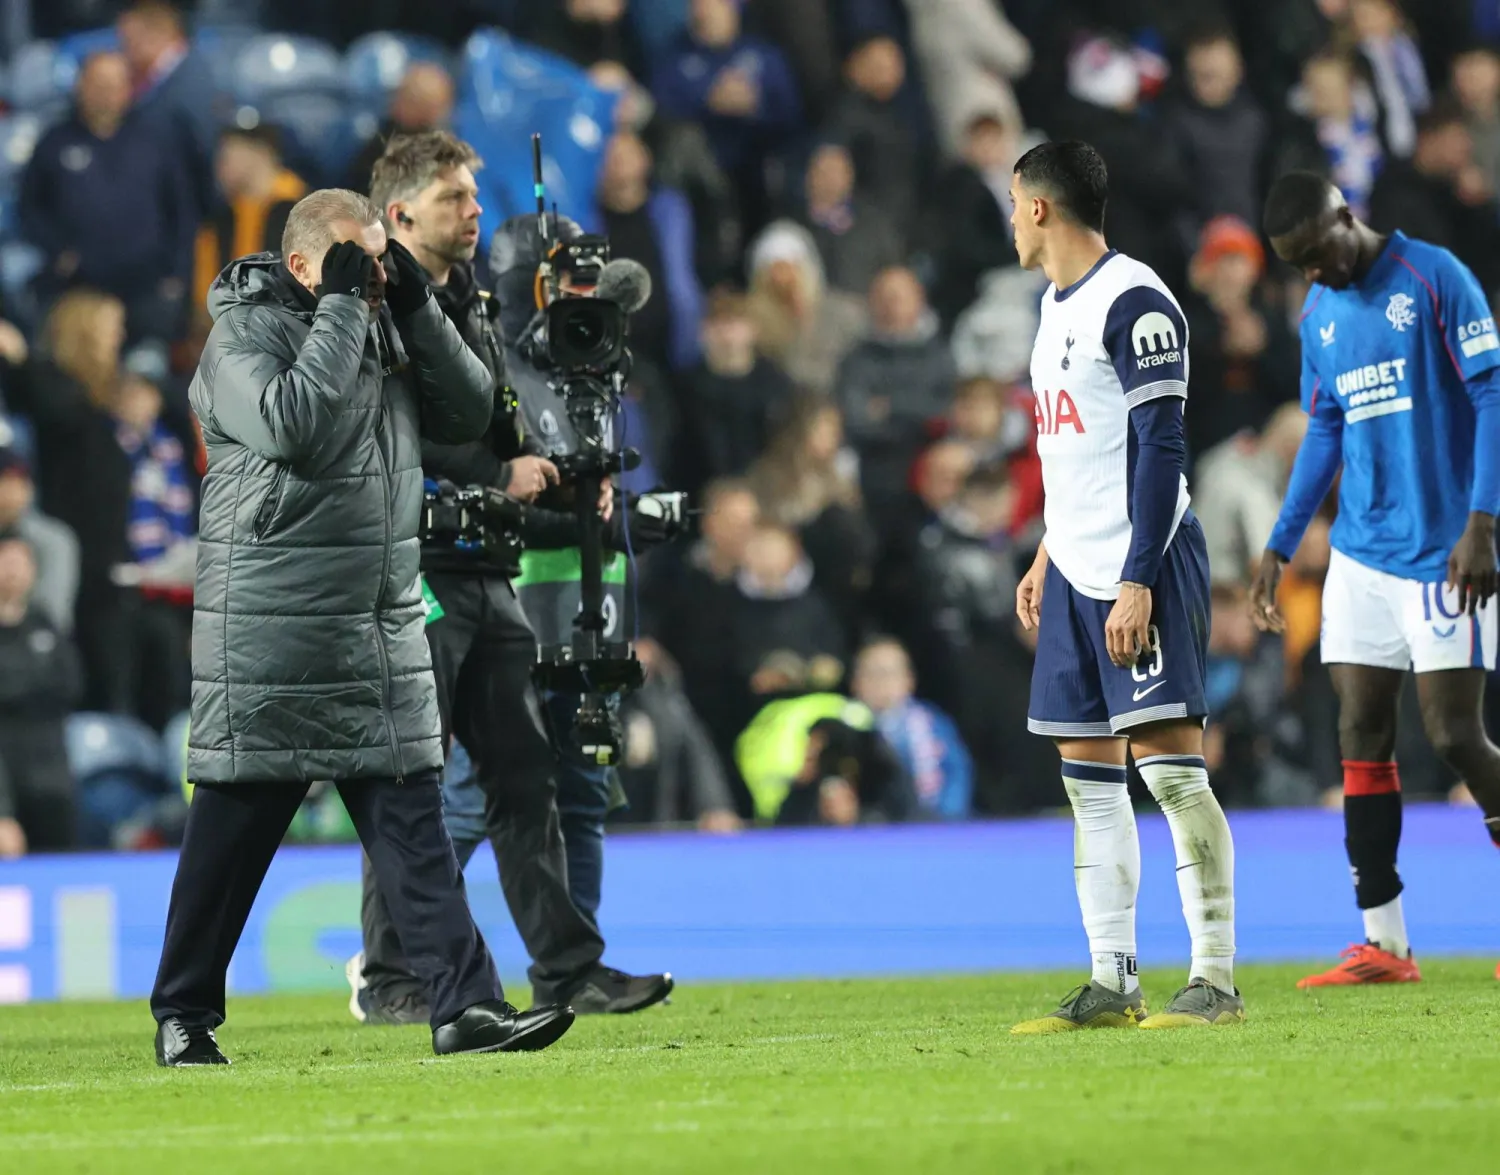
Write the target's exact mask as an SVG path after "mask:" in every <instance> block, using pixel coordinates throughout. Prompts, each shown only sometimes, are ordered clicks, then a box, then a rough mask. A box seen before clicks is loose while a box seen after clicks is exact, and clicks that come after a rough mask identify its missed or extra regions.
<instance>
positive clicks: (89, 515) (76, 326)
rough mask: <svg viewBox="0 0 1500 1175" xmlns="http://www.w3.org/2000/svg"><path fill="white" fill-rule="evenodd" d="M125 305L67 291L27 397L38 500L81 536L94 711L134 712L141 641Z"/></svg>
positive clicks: (82, 625)
mask: <svg viewBox="0 0 1500 1175" xmlns="http://www.w3.org/2000/svg"><path fill="white" fill-rule="evenodd" d="M124 340H125V308H124V306H123V305H122V304H121V303H120V301H119V299H117V298H114V297H111V296H110V295H108V294H102V293H99V292H98V291H96V290H86V289H76V290H70V291H68V292H67V293H66V294H64V295H63V296H62V297H61V298H60V299H58V301H57V303H56V305H54V306H53V307H52V310H51V312H50V313H49V314H48V316H47V321H46V323H45V324H44V327H43V331H42V352H43V353H42V356H41V358H40V359H39V360H38V361H37V363H36V365H35V367H34V369H33V373H32V378H31V380H30V381H29V388H28V392H29V394H28V395H27V397H26V399H25V401H24V403H20V404H18V405H17V408H18V409H20V410H21V411H22V412H24V413H25V414H26V415H27V416H28V417H29V418H30V420H31V423H32V426H33V428H34V429H35V430H36V449H37V461H36V467H37V498H38V502H39V504H40V506H41V508H42V509H43V510H44V511H45V512H46V513H47V514H50V515H51V516H52V517H54V518H56V519H57V520H58V521H59V522H62V523H65V524H66V525H67V526H69V527H71V528H72V530H73V533H74V534H75V535H77V536H78V552H79V580H78V604H77V608H76V610H75V618H76V619H75V624H74V632H75V633H76V634H77V641H78V647H79V652H80V653H81V654H82V656H83V665H84V687H85V688H84V704H85V707H86V708H87V709H90V710H109V711H115V712H118V713H128V712H129V711H130V710H131V701H132V699H131V691H130V672H131V670H130V660H131V639H130V634H129V631H128V625H127V623H126V620H125V607H124V605H125V601H124V599H123V596H122V593H121V590H120V589H119V587H117V586H116V584H115V582H114V578H113V571H114V569H115V568H116V567H117V566H119V565H121V564H123V563H127V562H129V560H130V547H129V541H128V536H127V527H128V523H129V512H130V500H131V488H130V483H131V466H130V459H129V458H128V457H126V456H125V452H124V450H123V449H121V448H120V442H119V439H118V432H117V430H118V422H117V420H116V418H115V415H114V411H115V407H116V404H117V403H118V396H119V386H120V348H121V345H122V344H123V342H124Z"/></svg>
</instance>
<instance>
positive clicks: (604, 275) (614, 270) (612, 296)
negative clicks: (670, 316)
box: [594, 257, 651, 314]
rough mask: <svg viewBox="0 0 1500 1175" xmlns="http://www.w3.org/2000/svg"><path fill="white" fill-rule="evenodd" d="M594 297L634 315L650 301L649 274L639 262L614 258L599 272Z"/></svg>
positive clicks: (625, 258) (624, 258)
mask: <svg viewBox="0 0 1500 1175" xmlns="http://www.w3.org/2000/svg"><path fill="white" fill-rule="evenodd" d="M594 297H596V298H603V299H604V300H605V301H606V302H613V303H615V304H616V305H617V306H619V307H620V309H622V310H624V311H625V313H626V314H634V313H635V312H636V311H637V310H639V309H640V308H641V307H642V306H644V305H645V304H646V303H647V302H649V301H650V300H651V274H650V272H649V271H648V270H647V269H646V267H645V266H644V265H642V264H641V263H640V262H639V261H632V260H630V258H628V257H616V258H615V259H614V260H613V261H611V262H610V263H609V264H608V265H606V266H605V267H604V268H603V269H602V270H601V271H600V273H599V282H598V284H597V285H596V286H595V287H594Z"/></svg>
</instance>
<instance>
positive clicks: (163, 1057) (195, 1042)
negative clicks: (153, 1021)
mask: <svg viewBox="0 0 1500 1175" xmlns="http://www.w3.org/2000/svg"><path fill="white" fill-rule="evenodd" d="M156 1063H157V1064H158V1065H165V1066H167V1067H168V1068H172V1069H180V1068H182V1067H183V1066H185V1065H227V1064H229V1058H228V1057H226V1056H225V1055H224V1054H223V1053H222V1052H220V1051H219V1042H218V1041H217V1040H215V1039H214V1030H213V1029H212V1028H188V1027H187V1026H186V1025H185V1024H183V1022H182V1021H181V1020H179V1019H177V1017H176V1016H168V1017H167V1018H166V1019H165V1020H163V1021H162V1022H161V1023H160V1024H158V1025H157V1026H156Z"/></svg>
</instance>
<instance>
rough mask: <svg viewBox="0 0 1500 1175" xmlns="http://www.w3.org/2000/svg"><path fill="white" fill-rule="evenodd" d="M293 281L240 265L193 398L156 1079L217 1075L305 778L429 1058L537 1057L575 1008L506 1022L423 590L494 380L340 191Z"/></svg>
mask: <svg viewBox="0 0 1500 1175" xmlns="http://www.w3.org/2000/svg"><path fill="white" fill-rule="evenodd" d="M282 258H284V259H285V260H282V259H281V258H278V257H276V256H275V255H274V254H269V253H267V254H257V255H254V256H250V257H245V258H241V259H240V260H239V261H237V262H235V263H234V264H232V265H231V266H230V267H229V268H228V269H227V270H225V272H224V273H223V274H221V275H220V277H219V279H218V280H217V281H216V282H215V283H214V286H213V288H212V290H211V291H210V293H209V312H210V314H211V315H212V316H213V318H214V327H213V330H212V332H211V333H210V335H209V338H208V342H207V345H206V346H205V348H204V351H203V358H202V360H201V361H200V364H199V368H198V374H197V376H196V378H195V379H194V381H193V387H192V393H191V395H192V403H193V408H194V410H195V412H196V413H197V416H198V420H199V422H200V424H201V425H202V429H203V439H204V444H205V446H206V447H207V451H208V472H207V476H206V477H205V478H204V481H203V505H202V513H201V519H200V534H199V553H198V575H197V583H196V591H195V599H194V617H193V679H194V680H193V706H192V734H191V738H190V742H189V748H188V778H189V780H191V781H192V782H193V784H194V785H195V787H196V790H195V794H194V797H193V803H192V806H191V808H190V810H189V815H188V821H187V828H186V831H185V834H184V838H183V845H182V853H181V856H180V858H179V860H178V865H177V877H176V880H175V882H174V883H173V887H172V901H171V907H170V909H169V911H168V914H167V932H166V942H165V944H164V945H163V948H162V958H161V966H160V969H159V971H158V973H157V978H156V986H155V989H154V991H153V992H152V996H151V1010H152V1013H153V1015H154V1016H155V1017H156V1020H157V1022H158V1025H159V1028H158V1031H157V1038H156V1056H157V1061H158V1063H159V1064H163V1065H185V1064H223V1063H225V1062H226V1058H225V1057H224V1054H223V1053H222V1052H220V1051H219V1047H218V1044H217V1042H216V1041H215V1039H214V1031H213V1030H214V1029H215V1028H216V1027H217V1026H218V1025H219V1024H221V1023H222V1022H223V1020H224V981H225V973H226V971H227V968H228V966H229V959H230V956H231V955H232V954H233V952H234V947H235V944H236V942H237V941H238V939H239V936H240V933H241V931H242V930H243V929H244V925H245V920H246V918H247V917H248V915H249V913H250V907H251V905H252V903H253V902H254V900H255V895H256V892H257V891H258V890H259V888H260V884H261V882H262V880H263V879H264V877H265V873H266V870H267V868H268V867H269V866H270V863H271V858H272V856H273V855H274V854H275V851H276V847H277V845H278V844H279V843H280V841H281V838H282V836H283V835H284V834H285V832H286V829H287V826H288V825H289V824H290V822H291V819H292V817H293V815H294V814H295V813H296V811H297V808H298V805H299V804H300V803H301V802H302V799H303V797H304V796H305V795H306V793H307V788H308V786H309V784H311V783H312V782H314V781H315V780H320V779H329V780H334V781H336V782H337V783H338V788H339V794H340V796H341V797H342V799H343V801H344V804H345V806H346V807H347V808H348V810H349V815H350V817H351V818H352V820H353V822H354V826H355V828H356V829H357V830H358V832H359V837H360V841H361V842H362V843H363V845H364V847H365V851H366V852H367V853H368V854H369V857H370V860H371V863H372V865H373V867H374V871H375V875H376V879H377V882H378V884H379V886H380V891H381V895H382V896H383V897H384V898H385V901H386V904H387V906H388V907H389V909H390V912H391V917H392V920H393V921H394V922H395V924H396V927H397V930H398V932H399V934H400V936H401V941H402V944H403V946H404V947H405V948H406V954H407V957H408V958H409V960H410V963H411V965H412V967H413V969H414V970H415V971H416V972H417V974H418V975H419V976H420V977H421V979H422V980H423V982H424V983H425V984H426V985H427V987H428V992H429V1003H430V1006H431V1009H432V1029H433V1034H432V1039H433V1049H434V1051H435V1052H439V1053H450V1052H498V1051H512V1050H523V1049H538V1048H545V1047H546V1046H547V1045H549V1044H551V1043H552V1042H553V1041H555V1040H556V1039H557V1038H558V1037H560V1036H561V1035H562V1034H563V1033H564V1032H565V1031H567V1029H568V1027H569V1025H570V1024H571V1023H572V1020H573V1013H572V1011H571V1010H570V1009H568V1008H559V1007H545V1008H540V1009H533V1010H532V1011H530V1012H527V1013H518V1012H517V1011H516V1010H515V1009H514V1008H513V1007H511V1006H510V1005H509V1004H508V1003H505V1002H504V999H503V994H502V992H501V989H500V983H499V980H498V978H497V977H496V975H495V967H494V963H493V962H492V960H491V959H490V955H489V952H488V950H487V949H486V947H485V945H484V941H483V940H482V939H481V938H480V936H479V932H478V930H477V929H476V928H475V926H474V922H473V919H472V918H471V917H470V915H469V910H468V906H467V903H466V901H465V896H464V888H463V876H462V874H461V872H460V870H459V868H458V862H457V860H456V859H455V857H454V853H453V846H452V842H451V841H450V840H449V839H448V834H447V832H446V831H445V830H444V828H443V822H442V811H441V801H440V795H439V790H438V772H439V771H440V769H441V768H442V764H443V747H442V738H441V735H440V728H439V722H438V707H437V694H436V690H435V687H434V684H433V677H432V663H431V659H430V657H429V654H428V649H427V641H426V639H425V637H424V634H423V626H424V621H425V608H424V605H423V601H422V587H421V580H420V576H419V574H418V560H419V550H418V539H417V531H418V522H419V517H420V514H421V509H422V468H421V440H422V438H423V437H427V438H428V439H431V440H434V441H438V442H441V443H449V444H458V443H463V442H465V441H470V440H474V439H476V438H478V437H479V436H480V435H481V434H482V433H483V432H484V430H485V428H486V427H488V425H489V421H490V414H491V407H492V399H493V386H492V385H493V381H492V380H491V378H490V376H489V374H488V372H487V370H486V369H485V367H484V365H483V364H482V363H481V362H480V361H479V359H478V358H477V357H476V356H475V355H474V354H473V352H471V351H470V350H469V349H468V348H467V347H466V346H465V345H464V343H463V340H462V339H461V338H460V337H459V335H458V333H457V332H456V331H455V330H454V328H453V327H452V325H451V324H450V323H449V322H448V320H447V319H446V318H445V317H444V315H443V313H442V312H441V311H440V310H439V309H438V307H437V305H436V304H435V303H434V302H433V300H432V296H431V293H430V291H429V290H428V287H427V282H426V281H425V280H424V279H423V277H422V273H421V269H420V267H419V266H418V265H417V263H416V261H415V260H414V259H413V258H412V256H411V254H410V253H408V252H407V251H406V250H405V249H404V248H403V247H402V246H401V245H399V244H397V243H394V242H388V241H387V238H386V233H385V229H384V226H383V225H382V223H381V219H380V213H379V210H378V209H376V208H375V206H374V205H373V204H371V203H370V202H369V201H368V200H367V199H365V197H363V196H360V195H357V194H356V193H353V192H348V191H343V190H340V189H329V190H324V191H318V192H313V193H312V194H311V195H309V196H307V197H305V198H303V199H302V200H301V201H300V202H299V203H298V204H297V205H296V206H295V207H294V208H293V209H292V212H291V214H290V216H289V218H288V220H287V225H286V231H285V234H284V236H283V238H282Z"/></svg>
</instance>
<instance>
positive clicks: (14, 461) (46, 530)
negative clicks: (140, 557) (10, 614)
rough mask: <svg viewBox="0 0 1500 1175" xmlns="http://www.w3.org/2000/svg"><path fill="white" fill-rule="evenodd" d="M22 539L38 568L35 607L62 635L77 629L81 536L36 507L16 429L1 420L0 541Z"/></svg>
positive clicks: (33, 486)
mask: <svg viewBox="0 0 1500 1175" xmlns="http://www.w3.org/2000/svg"><path fill="white" fill-rule="evenodd" d="M10 539H20V540H21V541H22V542H24V543H25V544H26V545H27V546H28V547H30V548H31V555H32V561H33V563H34V564H35V567H36V606H37V608H38V609H39V610H40V611H42V612H43V613H45V614H46V617H47V620H48V622H49V623H50V624H51V625H52V627H53V628H55V629H57V631H58V632H60V633H64V634H67V633H71V632H72V631H73V609H74V606H75V604H76V603H77V600H78V539H77V538H76V537H75V536H74V534H73V532H72V530H70V529H69V528H68V527H67V526H66V525H65V524H63V523H61V522H59V521H57V519H55V518H50V517H48V516H47V515H46V514H43V513H42V512H41V511H40V510H38V509H37V508H36V485H35V483H34V482H33V481H32V479H31V469H30V466H29V465H28V464H27V461H26V457H25V455H24V454H23V453H22V452H21V451H20V450H19V449H18V448H17V447H16V435H15V430H14V429H13V428H12V427H11V425H10V423H9V421H4V420H0V542H4V541H8V540H10Z"/></svg>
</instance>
